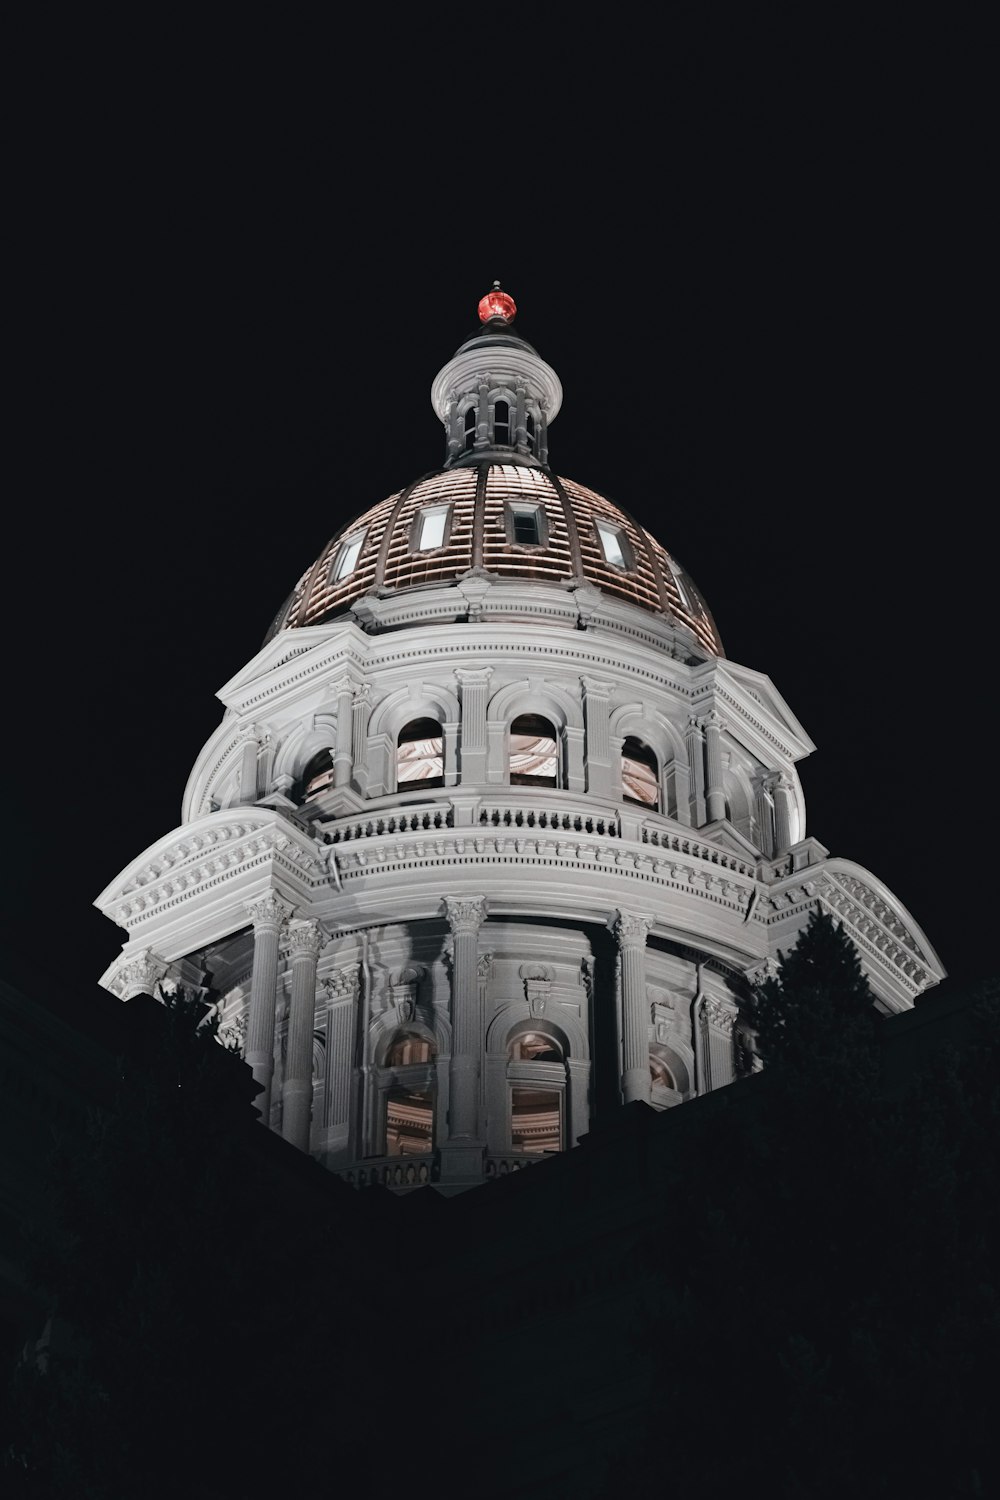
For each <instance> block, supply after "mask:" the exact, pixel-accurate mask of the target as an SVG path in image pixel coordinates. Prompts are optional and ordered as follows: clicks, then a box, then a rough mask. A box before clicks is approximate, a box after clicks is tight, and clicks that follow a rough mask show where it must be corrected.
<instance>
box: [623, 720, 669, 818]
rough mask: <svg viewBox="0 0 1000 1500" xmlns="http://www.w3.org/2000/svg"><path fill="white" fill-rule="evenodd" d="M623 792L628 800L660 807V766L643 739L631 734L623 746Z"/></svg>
mask: <svg viewBox="0 0 1000 1500" xmlns="http://www.w3.org/2000/svg"><path fill="white" fill-rule="evenodd" d="M622 792H623V794H624V797H625V801H626V802H640V803H641V804H642V805H643V807H651V808H653V809H654V810H655V811H657V812H659V809H660V768H659V766H658V765H657V762H656V756H655V755H654V754H653V752H652V750H650V748H649V746H648V745H644V744H643V742H642V740H637V739H635V738H634V737H633V736H632V735H629V736H628V738H627V739H626V741H625V743H624V745H623V746H622Z"/></svg>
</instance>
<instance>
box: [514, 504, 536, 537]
mask: <svg viewBox="0 0 1000 1500" xmlns="http://www.w3.org/2000/svg"><path fill="white" fill-rule="evenodd" d="M510 529H511V535H512V537H513V540H514V541H515V542H517V543H519V544H520V546H522V547H538V546H540V545H541V541H542V527H541V516H540V515H539V514H538V507H537V505H512V506H511V508H510Z"/></svg>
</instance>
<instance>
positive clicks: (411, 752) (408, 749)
mask: <svg viewBox="0 0 1000 1500" xmlns="http://www.w3.org/2000/svg"><path fill="white" fill-rule="evenodd" d="M411 781H419V782H420V783H421V785H422V786H424V787H426V788H427V789H428V790H430V788H431V787H435V786H444V740H443V738H442V735H441V725H440V724H439V723H438V722H437V720H436V719H411V720H410V722H409V724H407V725H405V726H404V728H403V729H401V730H400V732H399V740H398V741H397V744H396V784H397V786H402V785H403V784H404V783H406V782H411Z"/></svg>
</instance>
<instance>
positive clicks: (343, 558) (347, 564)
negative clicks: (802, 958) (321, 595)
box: [331, 531, 365, 583]
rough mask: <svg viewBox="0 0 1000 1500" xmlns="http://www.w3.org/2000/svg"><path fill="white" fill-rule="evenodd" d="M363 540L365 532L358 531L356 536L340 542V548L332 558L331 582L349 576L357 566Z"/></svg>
mask: <svg viewBox="0 0 1000 1500" xmlns="http://www.w3.org/2000/svg"><path fill="white" fill-rule="evenodd" d="M364 542H365V534H364V532H363V531H359V532H358V534H357V536H351V537H348V538H347V541H346V542H342V543H341V545H340V550H339V552H338V553H337V556H336V558H335V559H334V563H333V573H332V576H331V582H333V583H340V581H341V579H343V578H350V576H351V574H352V573H353V572H354V569H355V568H356V567H357V563H358V556H359V554H360V552H361V548H362V547H363V546H364Z"/></svg>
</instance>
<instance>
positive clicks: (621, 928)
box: [610, 911, 653, 948]
mask: <svg viewBox="0 0 1000 1500" xmlns="http://www.w3.org/2000/svg"><path fill="white" fill-rule="evenodd" d="M652 925H653V918H652V917H643V916H638V915H637V914H636V913H635V912H628V911H619V912H617V913H616V915H615V917H614V920H613V921H612V922H611V924H610V926H611V930H612V932H613V933H614V935H615V937H616V938H617V939H618V946H619V948H629V947H637V948H642V947H645V944H646V935H647V933H648V932H649V929H650V928H651V927H652Z"/></svg>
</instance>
